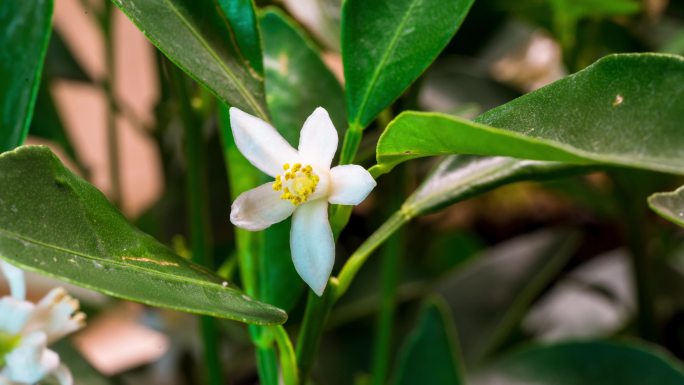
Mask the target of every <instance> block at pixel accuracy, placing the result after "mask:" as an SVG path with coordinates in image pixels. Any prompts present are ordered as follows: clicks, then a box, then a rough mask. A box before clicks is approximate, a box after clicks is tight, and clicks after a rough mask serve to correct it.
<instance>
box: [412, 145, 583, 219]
mask: <svg viewBox="0 0 684 385" xmlns="http://www.w3.org/2000/svg"><path fill="white" fill-rule="evenodd" d="M586 169H587V168H586V167H581V166H575V165H567V164H563V163H556V162H541V161H536V160H519V159H513V158H505V157H478V156H471V155H452V156H449V157H447V158H445V159H444V160H443V161H441V162H440V163H439V164H438V165H437V167H435V169H434V170H433V171H432V173H431V174H430V175H429V176H428V177H427V178H426V179H425V181H423V183H421V185H420V186H419V187H418V188H417V189H416V191H414V193H413V194H411V196H410V197H409V198H408V199H407V200H406V202H404V204H403V206H402V211H403V212H404V213H406V214H409V215H410V216H411V217H414V216H417V215H421V214H425V213H428V212H431V211H435V210H438V209H440V208H442V207H446V206H448V205H450V204H453V203H456V202H459V201H462V200H465V199H468V198H471V197H473V196H476V195H479V194H482V193H484V192H486V191H489V190H492V189H494V188H496V187H499V186H503V185H506V184H508V183H513V182H518V181H522V180H542V179H550V178H557V177H562V176H566V175H571V174H574V173H579V172H582V171H586Z"/></svg>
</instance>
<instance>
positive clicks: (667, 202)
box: [648, 186, 684, 226]
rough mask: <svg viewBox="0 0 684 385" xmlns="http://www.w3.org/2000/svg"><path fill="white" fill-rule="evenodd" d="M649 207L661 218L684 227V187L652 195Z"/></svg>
mask: <svg viewBox="0 0 684 385" xmlns="http://www.w3.org/2000/svg"><path fill="white" fill-rule="evenodd" d="M648 205H649V206H650V207H651V209H653V211H655V212H656V213H658V215H660V216H661V217H663V218H665V219H667V220H668V221H670V222H672V223H676V224H678V225H680V226H684V186H682V187H680V188H678V189H677V190H675V191H672V192H662V193H655V194H653V195H651V196H650V197H648Z"/></svg>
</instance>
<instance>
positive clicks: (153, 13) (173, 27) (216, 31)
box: [112, 0, 267, 118]
mask: <svg viewBox="0 0 684 385" xmlns="http://www.w3.org/2000/svg"><path fill="white" fill-rule="evenodd" d="M112 1H113V2H114V3H115V4H116V5H117V6H118V7H119V8H121V10H122V11H123V12H124V13H125V14H126V16H128V18H129V19H131V20H132V21H133V23H135V25H137V26H138V28H139V29H140V30H141V31H143V32H144V33H145V35H146V36H147V37H148V38H149V39H150V41H151V42H152V43H153V44H154V45H156V46H157V48H159V49H160V50H161V51H162V52H163V53H164V54H165V55H166V56H168V58H169V59H171V61H173V62H174V63H175V64H176V65H178V66H179V67H180V68H181V69H183V71H185V72H187V73H188V75H190V77H192V78H193V79H195V80H196V81H198V82H199V83H201V84H203V85H204V86H205V87H207V88H208V89H209V90H211V92H213V93H214V94H215V95H216V96H217V97H218V98H219V99H220V100H221V101H223V102H225V103H227V104H229V105H231V106H235V107H238V108H240V109H242V110H244V111H246V112H249V113H250V114H252V115H256V116H260V117H262V118H266V116H267V114H266V107H265V102H264V96H263V95H264V94H263V82H262V79H261V77H260V76H259V74H258V73H257V72H256V71H254V70H252V68H251V67H250V66H249V64H248V61H247V59H246V57H247V56H245V54H243V53H242V52H241V51H240V47H239V46H238V45H237V43H236V40H235V35H234V34H233V32H232V31H231V28H230V25H228V24H227V20H228V19H226V18H222V17H221V14H220V12H218V11H217V7H216V5H215V4H214V2H213V1H211V0H159V1H149V0H112ZM251 54H253V53H252V52H250V55H251Z"/></svg>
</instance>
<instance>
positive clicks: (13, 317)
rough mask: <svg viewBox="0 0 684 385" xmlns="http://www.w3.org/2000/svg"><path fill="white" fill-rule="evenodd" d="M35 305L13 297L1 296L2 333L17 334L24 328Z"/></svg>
mask: <svg viewBox="0 0 684 385" xmlns="http://www.w3.org/2000/svg"><path fill="white" fill-rule="evenodd" d="M34 308H35V306H34V305H33V304H32V303H30V302H27V301H20V300H18V299H16V298H13V297H2V298H0V333H4V334H9V335H15V334H19V333H21V332H22V331H23V330H24V327H26V324H27V323H28V321H29V319H30V317H31V313H33V309H34Z"/></svg>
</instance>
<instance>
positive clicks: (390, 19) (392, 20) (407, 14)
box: [342, 0, 474, 128]
mask: <svg viewBox="0 0 684 385" xmlns="http://www.w3.org/2000/svg"><path fill="white" fill-rule="evenodd" d="M473 1H474V0H446V1H445V0H375V1H365V0H347V1H345V2H344V4H343V6H342V57H343V60H344V77H345V80H346V93H347V94H346V96H347V98H346V99H347V110H348V111H349V122H350V125H352V126H358V127H360V128H363V127H366V126H367V125H368V124H369V123H370V122H371V121H372V120H373V119H374V118H375V117H376V116H377V115H378V114H379V113H380V112H381V111H382V110H383V109H385V108H386V107H387V106H389V105H390V104H391V103H392V102H393V101H394V100H395V99H397V98H398V97H399V96H400V95H401V93H402V92H404V90H405V89H406V88H407V87H408V86H409V85H410V84H411V83H412V82H413V81H414V80H416V78H417V77H418V76H420V74H421V73H422V72H423V71H424V70H425V69H426V68H427V67H428V66H429V65H430V63H432V61H433V60H435V58H436V57H437V55H438V54H439V53H440V52H441V51H442V49H444V47H445V46H446V45H447V43H448V42H449V40H451V38H452V36H454V34H455V33H456V31H457V30H458V28H459V27H460V25H461V23H462V22H463V19H464V18H465V16H466V14H467V13H468V10H469V9H470V6H471V5H472V4H473Z"/></svg>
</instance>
